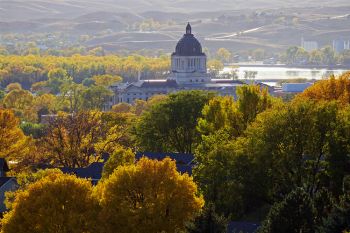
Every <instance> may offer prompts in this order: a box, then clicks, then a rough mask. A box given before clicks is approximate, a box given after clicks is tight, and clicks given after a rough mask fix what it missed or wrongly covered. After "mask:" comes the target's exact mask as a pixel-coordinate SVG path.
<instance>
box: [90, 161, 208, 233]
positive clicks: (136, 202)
mask: <svg viewBox="0 0 350 233" xmlns="http://www.w3.org/2000/svg"><path fill="white" fill-rule="evenodd" d="M98 189H99V190H100V191H99V192H98V193H97V195H99V196H100V199H101V205H102V212H101V219H103V222H104V224H101V228H102V232H105V233H109V232H116V230H117V231H118V232H121V233H127V232H140V233H141V232H168V233H172V232H173V233H175V232H179V230H183V229H184V227H185V223H186V222H187V221H191V220H192V219H193V218H194V217H195V215H196V214H197V213H198V212H199V211H200V209H201V208H202V205H203V202H204V201H203V199H202V198H201V197H199V196H197V187H196V184H195V183H194V182H193V181H192V179H191V178H190V177H189V176H188V175H187V174H180V173H178V172H177V171H176V164H175V161H171V160H170V159H169V158H167V159H164V160H163V161H157V160H150V159H146V158H142V159H141V160H140V161H139V162H138V163H137V164H136V165H129V166H122V167H119V168H118V169H117V170H115V171H114V173H113V174H112V175H110V176H109V178H108V179H107V180H105V181H104V182H102V183H101V184H99V186H98Z"/></svg>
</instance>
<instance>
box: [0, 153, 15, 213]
mask: <svg viewBox="0 0 350 233" xmlns="http://www.w3.org/2000/svg"><path fill="white" fill-rule="evenodd" d="M8 171H10V169H9V166H8V164H7V162H6V160H5V159H4V158H0V215H2V213H4V212H5V211H6V210H7V209H6V206H5V193H6V192H8V191H15V190H17V189H18V184H17V181H16V178H15V177H7V176H6V173H7V172H8Z"/></svg>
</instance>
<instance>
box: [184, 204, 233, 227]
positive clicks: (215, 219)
mask: <svg viewBox="0 0 350 233" xmlns="http://www.w3.org/2000/svg"><path fill="white" fill-rule="evenodd" d="M227 224H228V221H227V219H226V218H225V217H224V216H220V215H218V214H217V213H216V211H215V206H214V204H212V203H209V204H208V205H207V206H206V207H205V208H204V210H203V212H202V213H201V215H199V216H198V217H197V218H196V219H195V221H194V222H193V223H191V224H190V225H189V226H188V227H187V232H188V233H225V232H227Z"/></svg>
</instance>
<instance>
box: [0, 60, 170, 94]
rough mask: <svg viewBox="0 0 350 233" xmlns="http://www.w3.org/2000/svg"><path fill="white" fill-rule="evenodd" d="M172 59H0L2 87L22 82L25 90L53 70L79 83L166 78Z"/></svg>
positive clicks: (0, 83) (43, 79)
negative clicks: (99, 79)
mask: <svg viewBox="0 0 350 233" xmlns="http://www.w3.org/2000/svg"><path fill="white" fill-rule="evenodd" d="M169 66H170V59H169V58H168V57H165V56H164V57H159V58H153V57H144V56H139V55H131V56H125V57H120V56H112V55H111V56H93V55H88V56H82V55H73V56H69V57H60V56H40V55H27V56H16V55H7V56H0V87H3V88H4V87H6V86H7V85H8V84H10V83H14V82H17V83H20V84H21V85H22V87H23V88H24V89H30V88H31V86H32V84H34V83H37V82H41V81H46V80H47V79H48V73H49V72H50V70H54V69H63V70H65V71H66V72H67V74H68V75H69V77H71V78H72V79H73V81H74V82H76V83H82V82H83V81H84V79H91V78H92V77H94V76H97V75H105V74H108V75H112V76H120V77H122V78H123V80H124V81H135V80H137V78H138V76H139V75H140V76H141V77H142V78H150V77H152V78H163V77H164V76H165V75H166V74H167V72H168V71H169Z"/></svg>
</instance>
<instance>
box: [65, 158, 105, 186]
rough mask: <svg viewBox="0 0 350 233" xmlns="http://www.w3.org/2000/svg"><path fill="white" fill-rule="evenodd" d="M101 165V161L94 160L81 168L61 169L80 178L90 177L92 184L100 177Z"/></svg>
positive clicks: (102, 164)
mask: <svg viewBox="0 0 350 233" xmlns="http://www.w3.org/2000/svg"><path fill="white" fill-rule="evenodd" d="M103 166H104V163H103V162H95V163H92V164H90V165H89V166H88V167H83V168H69V167H63V168H61V171H62V172H63V173H67V174H74V175H76V176H77V177H80V178H85V179H91V181H92V183H93V184H97V182H98V181H99V180H100V179H101V177H102V170H103Z"/></svg>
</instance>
